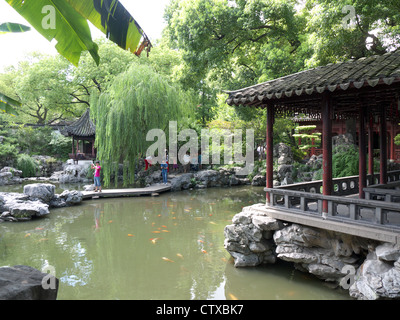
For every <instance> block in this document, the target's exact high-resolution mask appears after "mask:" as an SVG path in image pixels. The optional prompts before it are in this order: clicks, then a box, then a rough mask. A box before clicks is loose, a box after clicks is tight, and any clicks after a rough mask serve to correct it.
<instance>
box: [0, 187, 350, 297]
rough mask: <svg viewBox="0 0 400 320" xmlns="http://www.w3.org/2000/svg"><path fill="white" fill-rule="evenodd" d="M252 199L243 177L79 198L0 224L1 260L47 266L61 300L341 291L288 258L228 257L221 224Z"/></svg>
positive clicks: (256, 191) (259, 196) (259, 192)
mask: <svg viewBox="0 0 400 320" xmlns="http://www.w3.org/2000/svg"><path fill="white" fill-rule="evenodd" d="M20 188H21V187H20ZM58 189H59V188H58ZM0 191H11V190H4V189H3V190H0ZM13 191H18V192H22V190H17V189H14V190H13ZM259 202H264V192H263V188H262V187H250V186H247V187H235V188H212V189H206V190H192V191H182V192H175V193H171V192H168V193H165V194H162V195H160V196H159V197H135V198H117V199H97V200H87V201H84V202H83V203H82V204H81V205H78V206H75V207H70V208H61V209H54V210H51V213H50V215H49V216H48V217H46V218H42V219H37V220H33V221H29V222H21V223H2V224H0V265H1V266H5V265H7V266H13V265H17V264H22V265H28V266H31V267H34V268H37V269H39V270H41V269H42V268H43V267H45V266H48V265H50V266H52V267H54V269H55V272H56V277H57V278H59V280H60V287H59V292H58V299H59V300H64V299H107V300H108V299H111V300H114V299H140V300H142V299H156V300H161V299H180V300H190V299H222V300H224V299H246V300H259V299H282V300H290V299H304V300H312V299H329V300H333V299H349V296H348V293H347V292H346V291H344V290H341V289H332V288H329V287H328V286H326V285H325V284H324V282H322V281H321V280H318V279H316V278H314V277H313V276H311V275H308V274H305V273H302V272H300V271H297V270H295V269H294V267H293V266H292V265H291V264H289V263H284V262H280V263H277V264H275V265H268V266H263V267H256V268H235V267H234V266H233V263H232V259H231V258H230V255H229V253H228V252H227V251H226V250H225V249H224V246H223V244H224V233H223V230H224V227H225V226H226V225H227V224H231V219H232V217H233V216H234V215H235V214H236V213H238V212H240V211H241V209H242V207H243V206H248V205H251V204H254V203H259Z"/></svg>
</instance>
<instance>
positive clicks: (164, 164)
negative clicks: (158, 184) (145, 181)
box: [161, 159, 168, 184]
mask: <svg viewBox="0 0 400 320" xmlns="http://www.w3.org/2000/svg"><path fill="white" fill-rule="evenodd" d="M161 174H162V178H163V183H164V184H167V183H168V163H167V161H166V160H165V159H163V161H162V162H161Z"/></svg>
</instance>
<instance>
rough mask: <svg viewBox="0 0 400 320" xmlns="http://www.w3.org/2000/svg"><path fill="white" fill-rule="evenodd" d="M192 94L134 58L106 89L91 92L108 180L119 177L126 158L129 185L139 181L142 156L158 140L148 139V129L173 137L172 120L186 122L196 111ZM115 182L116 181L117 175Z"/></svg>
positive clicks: (125, 183) (98, 144) (98, 140)
mask: <svg viewBox="0 0 400 320" xmlns="http://www.w3.org/2000/svg"><path fill="white" fill-rule="evenodd" d="M191 97H192V95H190V94H188V93H187V92H184V91H183V90H181V89H180V88H179V87H178V86H177V85H174V84H171V83H170V82H169V81H168V80H167V79H166V78H165V77H164V76H162V75H160V74H158V73H156V72H155V71H154V70H153V69H152V68H151V67H149V66H145V65H137V64H133V65H132V66H131V67H130V69H129V70H127V71H126V72H125V73H122V74H121V75H119V76H118V77H116V78H115V80H114V82H113V83H112V85H111V86H110V87H109V88H108V89H107V90H106V91H104V92H103V93H102V94H100V95H99V96H95V97H93V98H92V102H91V116H92V118H93V120H94V121H95V123H96V148H97V154H98V158H99V160H100V161H101V163H102V171H103V177H104V185H105V186H109V185H110V182H111V177H112V176H113V175H114V176H115V177H118V168H119V164H121V163H122V164H123V165H124V175H123V183H124V185H125V186H126V185H128V184H132V183H133V182H134V176H135V175H134V172H135V168H136V165H137V163H138V160H139V157H141V156H143V155H144V154H145V153H146V150H147V148H148V147H149V146H150V145H151V144H153V143H154V142H151V141H146V135H147V133H148V131H149V130H151V129H161V130H163V131H164V132H165V134H166V136H167V137H168V129H169V121H177V122H178V123H180V124H181V125H182V124H183V123H187V121H188V119H189V118H190V116H191V115H192V114H194V111H193V109H192V106H193V105H194V104H193V100H192V98H191ZM167 140H168V139H167ZM114 182H115V185H117V183H118V180H117V178H115V179H114Z"/></svg>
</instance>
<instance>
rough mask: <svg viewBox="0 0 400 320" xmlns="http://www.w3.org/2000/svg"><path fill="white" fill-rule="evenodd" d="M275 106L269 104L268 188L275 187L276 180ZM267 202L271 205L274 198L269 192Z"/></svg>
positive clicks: (267, 142)
mask: <svg viewBox="0 0 400 320" xmlns="http://www.w3.org/2000/svg"><path fill="white" fill-rule="evenodd" d="M274 114H275V110H274V106H273V105H268V106H267V141H266V144H267V145H266V153H267V154H266V158H267V163H266V175H267V177H266V180H267V188H273V186H274V185H273V181H274V178H273V176H274V158H273V157H274V139H273V132H274ZM266 204H267V205H271V204H272V199H271V195H270V194H269V192H267V194H266Z"/></svg>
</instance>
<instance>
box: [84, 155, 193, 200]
mask: <svg viewBox="0 0 400 320" xmlns="http://www.w3.org/2000/svg"><path fill="white" fill-rule="evenodd" d="M152 160H153V159H152V157H151V156H148V157H146V158H145V159H144V163H145V169H144V170H145V171H147V170H148V169H149V168H150V167H151V166H152ZM160 166H161V175H162V178H163V183H164V184H167V183H168V172H169V163H168V150H165V157H163V160H162V161H161V165H160ZM91 168H92V169H94V188H95V189H94V191H95V192H97V191H99V192H101V182H100V170H101V166H100V162H99V161H96V162H95V164H92V165H91ZM172 170H173V171H174V172H177V171H178V170H179V166H178V163H177V159H176V158H175V159H174V163H173V166H172ZM192 170H193V171H198V170H201V153H200V151H199V152H198V153H197V154H195V155H194V156H192V157H191V156H190V153H189V152H186V154H185V155H184V156H183V172H185V173H187V172H189V171H192Z"/></svg>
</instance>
